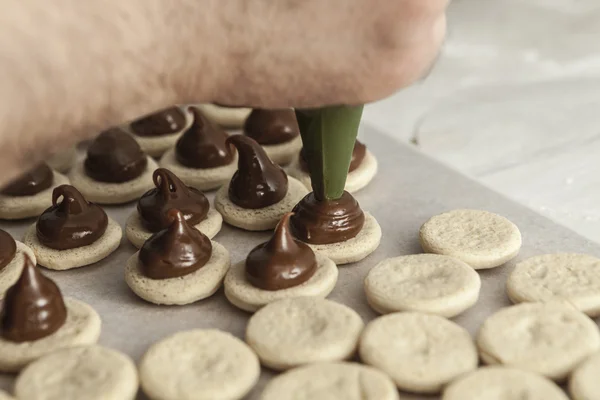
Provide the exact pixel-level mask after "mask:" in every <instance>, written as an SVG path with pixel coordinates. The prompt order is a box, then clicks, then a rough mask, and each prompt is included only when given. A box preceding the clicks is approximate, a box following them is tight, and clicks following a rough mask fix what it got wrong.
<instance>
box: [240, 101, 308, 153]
mask: <svg viewBox="0 0 600 400" xmlns="http://www.w3.org/2000/svg"><path fill="white" fill-rule="evenodd" d="M244 134H245V135H246V136H249V137H251V138H252V139H254V140H256V141H257V142H258V143H259V144H266V145H270V144H280V143H285V142H289V141H290V140H293V139H294V138H296V137H297V136H298V135H300V128H298V121H296V113H295V112H294V110H293V109H291V108H281V109H276V110H263V109H260V108H256V109H254V110H252V112H251V113H250V115H249V116H248V118H247V119H246V123H245V124H244Z"/></svg>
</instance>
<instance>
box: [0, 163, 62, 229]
mask: <svg viewBox="0 0 600 400" xmlns="http://www.w3.org/2000/svg"><path fill="white" fill-rule="evenodd" d="M52 172H53V173H54V182H53V183H52V186H50V187H49V188H48V189H45V190H42V191H41V192H39V193H37V194H34V195H33V196H5V195H3V194H0V219H7V220H15V219H25V218H31V217H38V216H39V215H40V214H41V213H43V212H44V211H45V210H46V209H47V208H48V207H50V206H51V205H52V192H53V191H54V188H56V187H57V186H60V185H68V184H69V179H68V178H67V177H66V176H64V175H63V174H61V173H59V172H56V171H52Z"/></svg>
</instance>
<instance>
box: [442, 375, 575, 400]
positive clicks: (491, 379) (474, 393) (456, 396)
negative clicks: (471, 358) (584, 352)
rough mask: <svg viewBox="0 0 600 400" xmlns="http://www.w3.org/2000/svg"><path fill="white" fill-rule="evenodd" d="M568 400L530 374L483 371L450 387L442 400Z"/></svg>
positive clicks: (537, 376)
mask: <svg viewBox="0 0 600 400" xmlns="http://www.w3.org/2000/svg"><path fill="white" fill-rule="evenodd" d="M467 399H482V400H483V399H486V400H523V399H527V400H569V399H568V398H567V396H565V393H564V392H563V391H562V390H561V389H560V388H559V387H558V386H557V385H556V384H555V383H554V382H552V381H551V380H548V379H546V378H544V377H543V376H540V375H538V374H534V373H533V372H528V371H522V370H519V369H513V368H505V367H484V368H480V369H478V370H476V371H474V372H471V373H469V374H467V375H465V376H463V377H461V378H459V379H458V380H456V381H454V382H453V383H451V384H450V385H449V386H448V387H447V388H446V389H445V390H444V395H443V396H442V400H467Z"/></svg>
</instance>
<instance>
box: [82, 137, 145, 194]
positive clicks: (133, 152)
mask: <svg viewBox="0 0 600 400" xmlns="http://www.w3.org/2000/svg"><path fill="white" fill-rule="evenodd" d="M147 164H148V159H147V157H146V154H145V153H144V152H143V151H142V149H141V148H140V145H139V144H138V143H137V142H136V141H135V139H134V138H133V137H132V136H131V135H129V134H128V133H127V132H125V131H123V130H122V129H120V128H112V129H109V130H107V131H104V132H102V133H101V134H100V135H98V137H96V139H95V140H94V141H93V142H92V144H91V145H90V147H89V148H88V151H87V158H86V159H85V164H84V165H85V172H86V174H87V175H88V176H89V177H90V178H92V179H94V180H96V181H99V182H107V183H122V182H127V181H130V180H132V179H135V178H137V177H138V176H140V175H142V173H143V172H144V171H145V170H146V166H147Z"/></svg>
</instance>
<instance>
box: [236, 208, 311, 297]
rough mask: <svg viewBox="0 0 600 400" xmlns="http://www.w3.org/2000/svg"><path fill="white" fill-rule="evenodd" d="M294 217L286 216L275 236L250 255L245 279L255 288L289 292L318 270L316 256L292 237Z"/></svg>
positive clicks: (257, 247) (306, 246)
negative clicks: (291, 219) (291, 229)
mask: <svg viewBox="0 0 600 400" xmlns="http://www.w3.org/2000/svg"><path fill="white" fill-rule="evenodd" d="M291 215H292V213H288V214H285V215H284V216H283V218H282V219H281V221H279V224H278V225H277V228H275V233H274V234H273V237H271V239H270V240H269V241H268V242H265V243H262V244H259V245H258V246H256V247H255V248H254V249H252V251H251V252H250V254H248V257H247V258H246V278H247V279H248V281H249V282H250V283H251V284H252V285H253V286H256V287H258V288H260V289H264V290H281V289H287V288H289V287H292V286H298V285H300V284H302V283H304V282H306V281H307V280H309V279H310V278H311V277H312V276H313V275H314V273H315V271H316V270H317V259H316V257H315V253H314V252H313V251H312V249H311V248H310V247H308V245H306V244H304V243H302V242H300V241H298V240H295V239H294V238H293V237H292V235H291V234H290V231H289V222H290V216H291Z"/></svg>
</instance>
